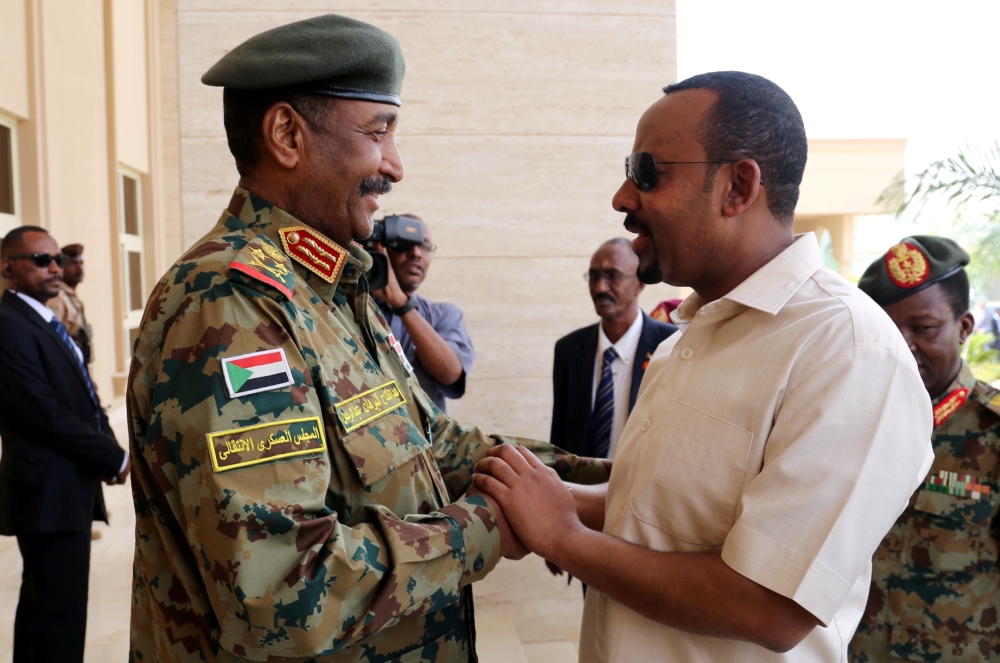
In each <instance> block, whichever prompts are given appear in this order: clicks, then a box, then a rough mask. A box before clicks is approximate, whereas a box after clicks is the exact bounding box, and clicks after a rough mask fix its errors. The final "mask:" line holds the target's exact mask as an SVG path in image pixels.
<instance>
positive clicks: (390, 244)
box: [358, 215, 424, 290]
mask: <svg viewBox="0 0 1000 663" xmlns="http://www.w3.org/2000/svg"><path fill="white" fill-rule="evenodd" d="M376 242H380V243H381V244H382V246H385V247H387V248H390V249H392V250H394V251H401V252H402V251H409V250H410V249H412V248H413V247H414V246H417V245H419V244H423V243H424V226H423V224H421V223H420V222H419V221H417V220H416V219H411V218H409V217H405V216H395V215H392V216H387V217H385V218H384V219H379V220H377V221H375V227H374V228H372V234H371V235H369V236H368V237H365V238H364V239H362V240H358V244H360V245H361V246H363V247H364V249H365V250H366V251H368V253H369V254H371V257H372V268H371V269H370V270H368V287H369V288H370V289H371V290H381V289H382V288H384V287H385V286H386V284H387V283H388V282H389V270H390V269H392V267H391V266H390V265H389V258H388V257H387V256H385V255H384V254H382V253H379V252H378V251H376V250H375V243H376Z"/></svg>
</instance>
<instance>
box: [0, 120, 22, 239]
mask: <svg viewBox="0 0 1000 663" xmlns="http://www.w3.org/2000/svg"><path fill="white" fill-rule="evenodd" d="M18 187H19V181H18V172H17V123H16V122H15V121H14V120H11V119H9V118H7V117H5V116H3V115H0V237H3V236H4V235H6V234H7V232H8V231H10V230H11V229H13V228H14V227H16V226H19V225H21V209H20V208H21V201H20V199H19V196H18Z"/></svg>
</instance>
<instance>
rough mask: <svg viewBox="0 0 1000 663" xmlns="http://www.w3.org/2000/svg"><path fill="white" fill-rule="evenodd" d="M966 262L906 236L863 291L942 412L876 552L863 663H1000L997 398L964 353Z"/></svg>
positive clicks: (949, 250) (860, 642)
mask: <svg viewBox="0 0 1000 663" xmlns="http://www.w3.org/2000/svg"><path fill="white" fill-rule="evenodd" d="M968 262H969V255H968V254H967V253H966V252H965V251H964V250H962V248H961V247H959V246H958V245H957V244H956V243H955V242H953V241H951V240H950V239H945V238H942V237H929V236H916V237H907V238H905V239H903V240H902V241H901V242H900V243H898V244H896V245H895V246H893V247H892V248H891V249H889V251H888V252H887V253H886V254H885V255H884V256H883V257H882V258H879V259H878V260H876V261H875V262H874V263H872V264H871V265H870V266H869V267H868V269H867V270H866V271H865V274H864V276H863V277H862V278H861V282H860V283H859V286H860V287H861V289H862V290H864V291H865V292H866V293H868V295H870V296H871V297H872V299H874V300H875V301H876V302H877V303H879V304H880V305H881V306H882V308H883V309H885V311H886V313H888V314H889V316H890V317H891V318H892V319H893V321H894V322H895V323H896V325H897V326H898V327H899V330H900V331H901V332H902V333H903V336H904V337H905V338H906V341H907V343H908V344H909V346H910V349H911V350H912V352H913V356H914V358H915V359H916V360H917V366H918V368H919V369H920V376H921V378H923V381H924V385H925V386H926V387H927V391H928V393H929V394H930V396H931V399H932V400H933V403H934V436H933V438H932V443H933V446H934V452H935V457H936V458H935V461H934V465H933V466H932V468H931V471H930V474H929V475H928V477H927V479H926V481H925V482H924V485H923V487H922V488H921V489H920V490H918V491H917V493H916V494H915V495H914V496H913V498H912V499H911V500H910V505H909V507H908V508H907V509H906V510H905V511H904V512H903V514H902V515H901V516H900V517H899V520H897V521H896V524H895V525H894V526H893V528H892V530H890V532H889V534H888V535H887V536H886V537H885V539H884V540H883V541H882V544H881V545H880V546H879V548H878V550H877V551H876V553H875V557H874V560H873V568H872V584H871V592H870V593H869V596H868V606H867V608H866V610H865V615H864V618H863V619H862V621H861V624H860V625H859V626H858V630H857V633H856V634H855V636H854V640H853V641H852V642H851V647H850V652H851V660H852V661H854V662H855V663H872V662H874V661H898V660H904V661H927V662H933V663H979V662H986V661H997V660H1000V624H998V622H997V617H998V615H997V611H998V609H1000V571H998V569H997V567H996V563H997V558H998V552H1000V546H998V531H997V514H998V504H1000V500H998V496H997V494H996V493H997V490H998V488H1000V391H998V390H996V389H994V388H992V387H990V386H989V385H988V384H985V383H983V382H980V381H978V380H976V378H975V377H974V376H973V375H972V372H971V371H970V370H969V367H968V366H967V365H966V364H965V362H963V361H962V358H961V356H960V354H959V353H960V350H961V347H962V343H964V342H965V339H966V338H967V337H968V336H969V334H970V333H971V332H972V329H973V326H974V325H973V318H972V314H971V313H970V312H969V279H968V277H967V276H966V274H965V270H964V266H965V265H966V264H968ZM886 462H892V459H886Z"/></svg>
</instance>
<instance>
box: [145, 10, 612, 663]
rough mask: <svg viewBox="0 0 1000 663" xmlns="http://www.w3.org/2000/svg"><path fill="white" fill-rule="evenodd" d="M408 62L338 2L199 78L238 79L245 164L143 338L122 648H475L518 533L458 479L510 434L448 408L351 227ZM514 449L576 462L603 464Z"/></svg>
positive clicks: (226, 101)
mask: <svg viewBox="0 0 1000 663" xmlns="http://www.w3.org/2000/svg"><path fill="white" fill-rule="evenodd" d="M403 67H404V65H403V57H402V53H401V51H400V48H399V44H398V43H397V42H396V40H395V39H393V38H392V37H391V36H390V35H388V34H386V33H385V32H383V31H381V30H379V29H378V28H375V27H373V26H371V25H367V24H365V23H361V22H359V21H355V20H351V19H348V18H343V17H339V16H333V15H327V16H321V17H318V18H314V19H310V20H306V21H300V22H298V23H294V24H291V25H286V26H282V27H279V28H276V29H274V30H270V31H268V32H265V33H263V34H260V35H257V36H256V37H253V38H252V39H250V40H249V41H247V42H245V43H244V44H242V45H241V46H239V47H237V48H236V49H234V50H232V51H231V52H230V53H228V54H227V55H226V56H225V57H224V58H222V60H220V61H219V62H218V63H217V64H216V65H215V66H214V67H212V69H211V70H210V71H209V72H208V73H207V74H205V76H204V77H203V79H202V80H203V82H204V83H206V84H208V85H215V86H222V87H223V88H224V93H223V95H224V96H223V105H224V114H225V125H226V133H227V136H228V139H229V146H230V149H231V151H232V153H233V155H234V157H235V159H236V164H237V168H238V170H239V172H240V176H241V179H240V186H239V188H237V189H236V192H235V194H234V195H233V198H232V201H231V202H230V204H229V207H228V209H227V210H226V211H224V212H223V213H222V215H221V217H220V219H219V221H218V223H217V224H216V225H215V227H214V228H213V229H212V230H211V231H210V232H209V233H208V234H207V235H206V236H205V237H203V238H202V239H201V240H199V241H198V242H197V243H195V245H194V246H193V247H192V248H191V249H190V250H189V251H188V252H187V253H186V254H185V255H184V256H182V257H181V258H180V260H178V261H177V263H176V264H175V265H174V266H173V267H172V268H171V269H170V270H169V271H168V272H167V274H166V275H165V276H164V277H163V278H162V279H161V280H160V282H159V284H158V285H157V286H156V288H155V289H154V292H153V294H152V296H151V298H150V300H149V303H148V304H147V307H146V312H145V315H144V318H143V322H142V326H141V330H140V335H139V340H138V343H137V345H136V348H135V353H134V357H133V362H132V368H131V374H130V379H129V390H128V408H129V415H130V426H131V435H130V438H131V444H132V452H133V457H134V467H135V469H134V474H133V476H134V479H133V484H132V485H133V490H134V497H135V505H136V517H137V519H136V553H135V568H134V582H133V607H132V624H131V659H130V660H135V661H157V662H159V663H167V662H169V661H206V662H209V663H212V662H215V661H219V662H226V663H228V662H232V661H246V660H254V661H264V660H279V659H280V660H283V661H284V660H287V661H305V660H309V661H313V660H315V661H334V662H338V663H339V662H346V661H367V662H369V663H377V662H380V661H385V662H388V661H406V662H408V663H410V662H413V663H416V662H423V663H438V662H441V663H444V662H458V661H471V660H475V652H474V642H473V640H474V638H473V633H474V631H473V627H472V623H471V603H470V600H471V597H470V595H469V593H468V592H467V588H468V585H469V584H470V583H472V582H474V581H476V580H478V579H480V578H482V577H483V576H485V575H486V574H487V573H489V572H490V570H491V569H492V568H493V567H494V566H495V565H496V563H497V561H498V559H499V557H500V555H501V554H506V555H509V556H518V555H520V554H523V552H524V549H523V547H521V546H520V543H519V542H518V541H517V539H516V537H514V536H513V535H512V534H511V532H510V530H509V529H508V528H507V525H506V522H505V520H504V518H503V516H502V513H501V512H500V511H499V509H498V508H497V507H496V506H495V504H494V503H493V502H492V500H489V499H487V498H486V497H484V496H483V495H482V494H474V491H473V492H472V493H470V494H468V495H464V494H465V493H466V491H467V490H468V489H469V486H470V483H471V473H472V468H473V465H474V464H475V462H476V461H478V460H479V459H480V458H482V457H483V456H484V455H485V454H486V451H487V450H488V449H489V448H490V447H492V446H494V445H496V444H500V443H517V441H516V440H514V439H513V438H501V437H496V436H493V437H490V436H486V435H485V434H483V433H482V432H481V431H480V430H479V429H476V428H463V427H461V426H459V425H458V424H457V423H456V422H454V421H452V420H451V419H449V418H448V417H447V416H446V415H444V414H443V413H441V412H440V411H439V410H438V409H437V408H435V407H434V405H433V404H432V403H431V402H430V400H429V399H428V398H427V396H426V395H425V394H424V393H423V391H422V390H421V389H420V387H419V385H418V383H417V381H416V380H415V379H414V378H413V373H412V370H411V367H410V366H409V364H408V362H407V361H406V359H405V357H404V356H403V355H402V350H401V348H400V346H399V343H398V342H396V340H395V339H394V338H393V337H392V335H391V334H390V333H389V331H388V329H387V326H386V324H385V320H384V319H383V318H382V317H381V315H380V314H379V313H378V310H377V308H376V307H375V306H374V305H373V303H372V300H371V297H370V294H369V291H368V284H367V280H366V277H365V272H366V271H367V269H368V268H369V266H370V265H371V258H370V256H369V255H368V254H367V253H365V251H364V250H363V249H362V248H361V247H360V246H358V245H357V244H355V243H354V242H353V240H354V239H356V238H362V237H365V236H367V235H368V234H369V233H370V232H371V229H372V217H373V214H374V213H375V211H376V210H377V209H378V201H377V195H378V194H381V193H385V192H387V191H388V190H389V189H390V188H391V185H392V183H393V182H397V181H399V180H400V179H401V178H402V176H403V164H402V162H401V160H400V157H399V153H398V152H397V150H396V146H395V143H394V139H393V132H394V129H395V126H396V121H397V113H398V111H397V107H398V106H399V104H400V101H399V96H398V95H399V92H400V88H401V82H402V77H403ZM520 442H521V443H522V444H524V445H526V446H527V445H531V446H533V448H534V450H535V453H536V454H538V455H539V456H540V457H541V458H543V459H544V460H545V461H547V462H548V463H549V464H550V465H555V466H556V467H557V469H559V470H560V473H561V474H562V475H563V476H564V477H566V478H570V479H572V480H577V481H585V480H594V481H596V480H602V479H604V478H606V470H605V467H604V465H603V464H601V463H599V462H597V463H592V462H588V461H581V460H579V459H576V458H575V457H572V456H565V455H563V454H561V453H560V452H556V451H555V450H553V448H552V447H549V446H548V445H545V444H542V443H531V442H528V441H526V440H525V441H520ZM463 495H464V496H463Z"/></svg>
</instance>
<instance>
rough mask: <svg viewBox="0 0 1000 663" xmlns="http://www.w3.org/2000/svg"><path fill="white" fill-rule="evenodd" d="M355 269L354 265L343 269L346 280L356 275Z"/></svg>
mask: <svg viewBox="0 0 1000 663" xmlns="http://www.w3.org/2000/svg"><path fill="white" fill-rule="evenodd" d="M357 271H358V270H357V268H356V267H355V266H354V265H348V266H347V267H345V268H344V276H346V277H347V278H352V277H353V276H354V275H355V274H356V273H357Z"/></svg>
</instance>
